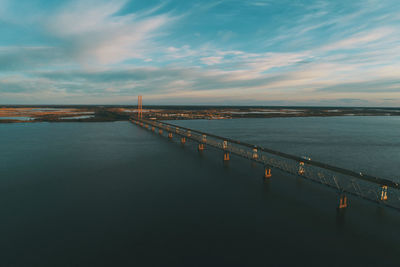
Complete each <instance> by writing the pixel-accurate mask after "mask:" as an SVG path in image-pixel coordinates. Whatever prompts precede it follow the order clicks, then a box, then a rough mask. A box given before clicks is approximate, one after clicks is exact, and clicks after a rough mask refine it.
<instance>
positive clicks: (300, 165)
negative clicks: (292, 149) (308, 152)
mask: <svg viewBox="0 0 400 267" xmlns="http://www.w3.org/2000/svg"><path fill="white" fill-rule="evenodd" d="M304 173H305V170H304V162H302V161H300V163H299V171H298V174H299V175H303V174H304Z"/></svg>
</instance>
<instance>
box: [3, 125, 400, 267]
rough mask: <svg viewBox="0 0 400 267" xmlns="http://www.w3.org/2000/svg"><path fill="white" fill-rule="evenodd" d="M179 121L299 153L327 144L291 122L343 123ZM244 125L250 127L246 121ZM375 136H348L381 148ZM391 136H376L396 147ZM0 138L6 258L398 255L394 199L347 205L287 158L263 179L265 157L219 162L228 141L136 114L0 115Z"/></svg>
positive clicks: (200, 262)
mask: <svg viewBox="0 0 400 267" xmlns="http://www.w3.org/2000/svg"><path fill="white" fill-rule="evenodd" d="M344 119H345V120H347V119H348V118H344ZM351 119H353V120H355V118H349V120H351ZM375 119H377V118H372V119H370V120H372V121H373V120H375ZM290 121H291V123H289V122H290ZM303 121H306V120H303ZM388 121H390V118H389V119H388ZM181 123H184V124H186V125H188V126H189V125H190V126H195V125H198V127H199V128H201V127H204V128H205V129H206V130H207V131H214V130H215V132H216V133H218V134H224V133H229V134H231V136H232V137H238V138H241V139H246V140H247V141H251V142H254V143H257V142H256V141H257V140H259V141H260V142H261V141H263V140H264V141H263V142H264V144H265V145H270V146H271V147H272V146H274V148H277V149H278V148H282V150H288V151H291V152H295V153H304V152H303V150H301V143H302V141H301V140H308V142H307V144H309V145H307V146H305V147H310V146H312V147H313V148H314V150H313V151H309V150H308V149H307V153H308V154H311V153H315V154H311V156H313V157H315V158H317V156H318V155H319V154H317V153H321V152H318V151H319V150H318V145H315V144H314V145H312V137H310V136H302V137H301V136H299V135H298V134H296V132H297V133H299V131H300V129H303V130H302V131H306V132H307V133H315V132H318V133H319V134H316V136H320V138H321V139H323V133H330V134H331V136H335V135H332V131H333V129H336V128H337V127H333V126H327V127H328V129H325V130H324V129H321V128H323V125H322V126H320V127H317V129H316V128H315V127H314V126H313V127H311V126H309V127H311V128H307V127H305V126H304V125H305V124H307V123H306V122H304V123H298V124H297V126H298V127H297V128H296V130H294V129H293V130H292V132H291V131H290V128H291V127H290V126H291V125H292V124H294V123H295V119H290V120H288V119H284V120H281V122H279V120H250V121H248V122H247V121H245V120H231V121H207V122H205V121H203V122H202V121H196V122H181ZM221 123H222V124H221ZM279 123H280V124H281V125H282V130H281V133H282V134H281V138H282V139H279V129H278V125H279ZM376 123H379V122H376ZM396 123H397V124H396ZM206 124H208V125H206ZM272 124H275V126H274V127H272ZM336 124H338V125H342V128H341V133H346V131H348V132H347V133H349V132H351V131H356V132H357V133H359V132H360V131H359V130H357V129H355V128H352V129H353V130H351V129H348V130H345V129H343V127H344V126H343V124H345V125H350V126H351V125H352V123H347V124H346V123H345V122H342V124H341V122H340V121H336ZM382 124H383V125H386V124H385V123H382ZM393 124H394V125H398V121H397V122H396V121H393ZM224 125H225V126H224ZM239 125H242V126H239ZM244 125H247V126H248V127H250V126H251V127H254V128H251V129H250V131H247V130H246V131H244V132H242V133H240V127H243V126H244ZM313 125H315V124H313ZM324 125H329V124H324ZM224 127H227V128H225V129H224ZM391 127H398V126H391ZM228 128H229V129H228ZM372 128H374V129H375V128H376V127H371V129H372ZM257 129H264V130H263V131H264V133H263V134H264V135H263V136H266V137H268V140H267V139H263V138H260V131H257ZM330 129H331V130H330ZM393 129H395V128H393ZM396 129H398V128H396ZM376 131H377V132H378V134H381V135H383V136H390V135H392V134H393V135H394V133H393V132H394V130H393V131H390V129H386V130H384V129H382V127H381V128H377V129H376ZM364 132H365V131H364ZM290 134H291V135H292V136H293V137H295V138H292V139H291V140H292V141H291V142H289V143H288V144H287V145H286V146H281V145H279V142H280V144H285V143H286V142H285V140H289V139H290V138H289V136H290ZM376 135H377V134H375V135H373V134H368V133H365V135H364V136H366V137H367V139H366V140H365V139H362V138H359V137H353V139H352V140H353V141H354V142H355V143H356V145H357V144H358V146H359V147H363V145H362V144H366V143H369V144H371V147H375V149H370V150H368V151H379V149H378V147H379V146H380V145H379V142H378V141H379V140H376V139H374V136H376ZM344 136H345V138H344V139H342V140H344V141H343V142H346V143H347V144H348V145H347V146H350V145H351V143H352V142H351V140H347V141H346V138H348V136H349V134H345V135H344ZM242 137H243V138H242ZM270 138H271V139H270ZM321 139H317V140H316V142H318V143H320V144H321V145H323V146H326V147H329V148H330V149H331V151H332V154H334V152H335V151H338V150H341V151H342V156H343V157H348V155H347V151H351V150H350V149H347V148H346V147H347V146H346V145H341V147H342V149H338V148H336V147H335V146H334V145H330V144H333V143H335V144H338V145H339V144H341V142H340V140H339V139H335V138H333V140H331V141H330V144H326V143H325V142H323V141H322V140H321ZM325 140H328V139H325ZM388 143H390V144H392V145H388ZM393 144H396V140H389V139H385V140H384V141H383V142H382V143H381V145H382V146H384V147H388V149H387V151H388V153H395V151H396V150H395V145H393ZM390 147H392V148H390ZM0 148H1V153H0V179H1V180H0V214H1V220H0V222H1V223H0V236H1V238H0V256H1V257H0V266H282V265H284V266H285V265H292V266H301V265H303V266H398V265H399V257H398V255H399V252H400V248H399V244H400V233H399V227H398V226H399V225H400V215H399V214H398V213H397V212H394V211H390V210H387V209H383V208H381V207H378V206H375V205H371V204H370V203H366V202H363V201H362V200H357V199H352V198H350V199H349V202H350V208H349V209H348V210H347V211H346V212H345V214H339V213H337V212H336V209H335V207H336V205H337V195H336V193H335V192H333V191H330V190H328V189H325V188H321V187H320V186H319V185H316V184H312V183H308V182H307V181H302V180H299V179H296V178H295V177H290V176H286V175H285V174H281V173H279V172H278V171H274V176H273V178H272V179H271V180H269V181H267V182H264V181H263V179H262V169H261V167H260V166H253V165H252V164H250V163H249V162H248V161H246V160H242V159H240V158H236V157H232V160H231V162H230V163H229V165H224V164H223V163H222V155H221V152H218V151H213V150H206V151H205V152H204V153H203V154H199V153H198V152H197V151H196V149H195V146H194V145H193V144H191V143H190V142H188V143H187V144H186V145H185V146H184V147H183V146H181V145H180V144H178V143H177V141H169V140H168V139H167V138H161V137H160V136H158V134H155V133H151V132H149V131H146V130H144V129H142V128H139V127H137V126H135V125H132V124H131V123H128V122H115V123H26V124H6V125H5V124H0ZM293 148H296V149H298V150H292V149H293ZM383 150H386V148H382V151H383ZM320 151H323V149H322V148H321V149H320ZM321 155H323V153H321ZM381 155H382V153H381V154H379V157H381ZM393 155H394V154H393ZM397 155H398V154H397ZM397 155H396V156H397ZM354 157H355V156H354ZM377 157H378V156H377ZM393 157H394V156H393ZM365 158H369V156H368V155H366V156H365ZM325 159H327V160H329V157H328V158H325ZM393 160H394V161H395V160H397V158H395V157H394V159H393ZM352 161H353V162H357V160H356V159H355V158H352ZM343 162H346V161H345V160H344V161H343ZM387 166H389V165H387ZM392 168H393V167H392Z"/></svg>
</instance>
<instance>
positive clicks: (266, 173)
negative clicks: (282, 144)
mask: <svg viewBox="0 0 400 267" xmlns="http://www.w3.org/2000/svg"><path fill="white" fill-rule="evenodd" d="M271 177H272V174H271V168H269V167H267V166H265V167H264V178H265V179H269V178H271Z"/></svg>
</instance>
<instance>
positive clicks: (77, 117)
mask: <svg viewBox="0 0 400 267" xmlns="http://www.w3.org/2000/svg"><path fill="white" fill-rule="evenodd" d="M136 114H137V110H136V107H135V106H124V107H120V106H119V107H115V106H109V107H108V106H107V107H106V106H54V105H49V106H18V107H11V106H0V123H21V122H23V123H34V122H111V121H128V120H129V119H130V118H132V116H136ZM399 115H400V108H360V107H354V108H349V107H345V108H341V107H329V108H327V107H226V106H220V107H209V106H207V107H206V106H203V107H199V106H190V107H189V106H186V108H184V107H179V108H178V109H176V107H175V106H168V107H164V106H146V107H144V109H143V116H144V118H147V119H153V120H195V119H209V120H219V119H235V118H293V117H339V116H399Z"/></svg>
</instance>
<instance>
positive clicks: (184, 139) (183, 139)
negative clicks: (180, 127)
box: [181, 137, 186, 145]
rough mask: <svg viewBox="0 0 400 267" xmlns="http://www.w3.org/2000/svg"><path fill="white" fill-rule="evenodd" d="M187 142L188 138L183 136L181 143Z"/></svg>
mask: <svg viewBox="0 0 400 267" xmlns="http://www.w3.org/2000/svg"><path fill="white" fill-rule="evenodd" d="M185 143H186V138H185V137H182V138H181V144H182V145H184V144H185Z"/></svg>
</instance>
